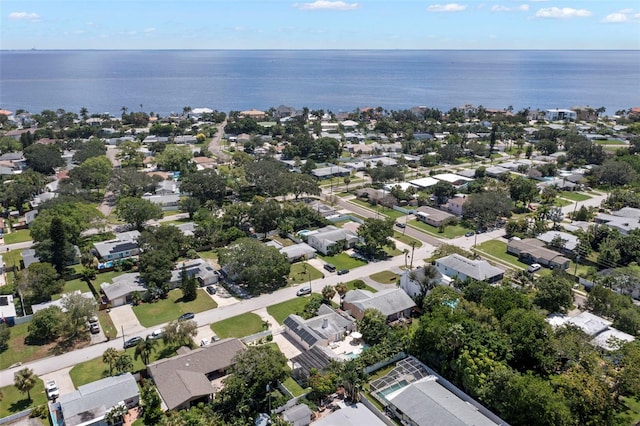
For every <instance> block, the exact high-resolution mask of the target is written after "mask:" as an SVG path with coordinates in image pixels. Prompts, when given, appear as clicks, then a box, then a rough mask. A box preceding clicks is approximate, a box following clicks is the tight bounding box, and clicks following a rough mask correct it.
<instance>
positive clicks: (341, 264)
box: [318, 253, 366, 270]
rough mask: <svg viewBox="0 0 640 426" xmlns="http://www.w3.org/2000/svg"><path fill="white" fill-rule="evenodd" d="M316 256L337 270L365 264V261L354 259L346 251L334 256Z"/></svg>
mask: <svg viewBox="0 0 640 426" xmlns="http://www.w3.org/2000/svg"><path fill="white" fill-rule="evenodd" d="M318 258H320V259H322V260H323V261H325V262H326V263H331V264H333V265H334V266H335V267H336V269H337V270H340V269H353V268H357V267H358V266H362V265H365V264H366V263H365V262H363V261H362V260H359V259H355V258H353V257H351V256H349V255H348V254H347V253H339V254H336V255H335V256H322V255H318Z"/></svg>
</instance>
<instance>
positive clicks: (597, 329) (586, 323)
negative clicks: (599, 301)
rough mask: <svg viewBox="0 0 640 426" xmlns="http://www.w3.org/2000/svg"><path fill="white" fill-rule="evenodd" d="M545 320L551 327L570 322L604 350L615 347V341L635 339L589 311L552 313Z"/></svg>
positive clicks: (593, 343)
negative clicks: (569, 313) (569, 314)
mask: <svg viewBox="0 0 640 426" xmlns="http://www.w3.org/2000/svg"><path fill="white" fill-rule="evenodd" d="M547 322H548V323H549V324H551V326H552V327H553V328H557V327H562V326H564V325H567V324H570V325H574V326H576V327H578V328H580V329H581V330H582V331H584V332H585V334H587V335H588V336H591V337H592V338H593V339H592V340H591V344H592V345H594V346H598V347H599V348H602V349H604V350H606V351H611V350H614V349H616V343H619V342H620V343H625V342H632V341H634V340H635V337H633V336H632V335H630V334H627V333H624V332H622V331H620V330H618V329H616V328H613V327H611V324H612V322H611V321H609V320H606V319H604V318H602V317H599V316H597V315H594V314H592V313H590V312H586V311H585V312H582V313H580V314H579V315H577V316H575V317H569V316H567V315H561V314H552V315H549V316H548V317H547Z"/></svg>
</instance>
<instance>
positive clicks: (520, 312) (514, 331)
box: [501, 309, 552, 372]
mask: <svg viewBox="0 0 640 426" xmlns="http://www.w3.org/2000/svg"><path fill="white" fill-rule="evenodd" d="M501 323H502V327H503V329H504V331H505V332H506V333H507V334H508V335H509V337H510V338H511V342H512V345H513V346H512V347H513V359H512V360H511V364H512V365H513V366H514V367H516V368H517V369H518V370H521V371H527V370H535V371H539V372H545V371H548V370H549V368H550V366H551V365H550V364H551V362H552V358H551V353H552V346H551V335H552V330H551V326H550V325H549V324H548V323H547V322H546V321H545V320H544V318H543V317H542V316H541V315H540V314H539V313H537V312H534V311H530V310H525V309H512V310H510V311H509V312H507V313H506V314H505V316H504V317H503V318H502V321H501Z"/></svg>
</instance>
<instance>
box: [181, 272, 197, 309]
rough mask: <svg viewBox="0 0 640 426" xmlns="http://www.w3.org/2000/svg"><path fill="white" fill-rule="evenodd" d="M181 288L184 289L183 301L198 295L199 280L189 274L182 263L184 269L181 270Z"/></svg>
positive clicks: (188, 300)
mask: <svg viewBox="0 0 640 426" xmlns="http://www.w3.org/2000/svg"><path fill="white" fill-rule="evenodd" d="M180 290H182V301H183V302H190V301H192V300H196V297H198V280H197V279H196V278H195V277H193V276H190V275H189V272H188V271H187V268H186V266H185V265H184V264H183V265H182V271H180Z"/></svg>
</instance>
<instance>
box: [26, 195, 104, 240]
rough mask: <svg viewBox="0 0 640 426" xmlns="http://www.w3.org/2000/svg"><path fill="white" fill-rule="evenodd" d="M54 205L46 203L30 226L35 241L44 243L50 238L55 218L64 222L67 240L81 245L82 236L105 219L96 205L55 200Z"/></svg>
mask: <svg viewBox="0 0 640 426" xmlns="http://www.w3.org/2000/svg"><path fill="white" fill-rule="evenodd" d="M53 201H54V202H53V203H52V204H48V205H47V203H45V205H43V206H42V208H40V209H39V210H40V212H39V213H38V216H37V217H36V219H35V220H34V221H33V222H32V223H31V225H29V231H30V232H31V237H32V238H33V240H34V241H44V240H47V239H49V238H50V235H51V230H50V228H51V222H52V221H53V218H54V217H57V218H59V219H61V220H62V223H63V225H64V230H65V236H66V240H67V241H69V242H70V243H71V244H81V243H82V241H81V236H80V234H81V233H82V232H83V231H86V230H87V229H89V228H91V227H93V226H95V225H96V224H98V223H99V222H100V221H101V220H103V219H104V216H103V215H102V213H100V212H99V211H98V209H96V207H95V205H91V204H88V203H79V202H67V201H65V200H61V201H60V202H57V201H55V199H54V200H53Z"/></svg>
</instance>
